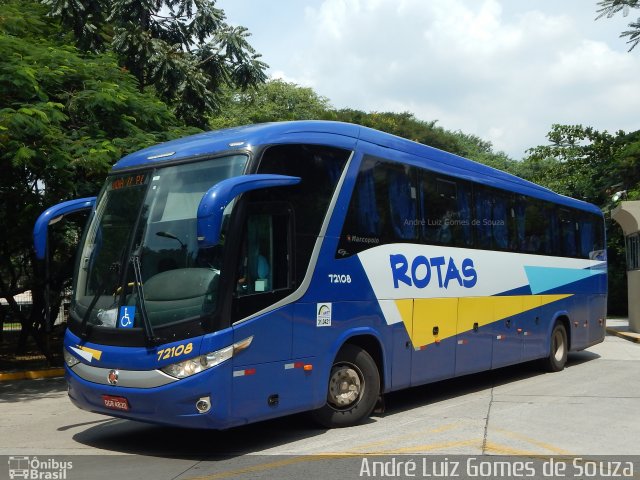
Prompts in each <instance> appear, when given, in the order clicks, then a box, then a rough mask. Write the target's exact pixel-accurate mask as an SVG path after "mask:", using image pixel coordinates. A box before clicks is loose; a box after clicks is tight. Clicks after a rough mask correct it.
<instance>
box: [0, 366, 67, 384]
mask: <svg viewBox="0 0 640 480" xmlns="http://www.w3.org/2000/svg"><path fill="white" fill-rule="evenodd" d="M63 375H64V368H47V369H44V370H27V371H24V372H8V373H1V372H0V382H8V381H10V380H36V379H39V378H52V377H62V376H63Z"/></svg>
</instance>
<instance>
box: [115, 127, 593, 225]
mask: <svg viewBox="0 0 640 480" xmlns="http://www.w3.org/2000/svg"><path fill="white" fill-rule="evenodd" d="M301 134H309V136H310V140H309V141H308V142H307V143H314V144H324V145H335V143H336V138H337V137H336V136H339V137H341V138H342V139H343V141H342V142H340V143H341V144H344V140H347V139H351V140H352V143H353V145H354V146H355V143H356V142H358V141H364V142H368V143H372V144H375V145H379V146H383V147H385V148H387V149H390V150H391V151H393V150H395V151H398V152H402V153H406V154H410V155H413V156H415V157H419V158H420V159H424V161H420V160H417V161H411V160H408V159H407V157H406V156H403V158H402V161H403V162H406V163H408V164H410V165H414V166H418V167H423V168H433V167H434V166H439V167H440V168H437V170H439V171H440V172H441V173H447V174H450V175H452V176H458V177H463V178H465V179H467V180H471V181H475V182H480V183H484V184H487V185H491V186H494V187H496V188H503V189H506V190H509V191H513V192H515V193H520V194H523V195H529V196H532V197H536V198H539V199H542V200H547V201H551V202H554V203H558V204H561V205H566V206H569V207H573V208H578V209H581V210H586V211H589V212H593V213H597V214H599V215H602V212H601V210H600V209H599V208H598V207H596V206H595V205H592V204H589V203H587V202H584V201H581V200H576V199H574V198H570V197H566V196H564V195H560V194H557V193H555V192H553V191H551V190H549V189H548V188H545V187H542V186H540V185H537V184H535V183H532V182H529V181H527V180H524V179H522V178H520V177H516V176H515V175H512V174H510V173H507V172H504V171H501V170H498V169H495V168H492V167H489V166H487V165H483V164H481V163H478V162H475V161H473V160H469V159H467V158H463V157H460V156H458V155H455V154H452V153H448V152H445V151H443V150H439V149H437V148H434V147H430V146H428V145H423V144H420V143H417V142H413V141H411V140H407V139H404V138H401V137H397V136H395V135H391V134H389V133H385V132H381V131H378V130H374V129H372V128H368V127H363V126H360V125H354V124H350V123H343V122H332V121H320V120H309V121H293V122H274V123H262V124H255V125H247V126H243V127H234V128H227V129H224V130H216V131H211V132H204V133H200V134H197V135H191V136H188V137H184V138H180V139H177V140H171V141H169V142H165V143H161V144H158V145H154V146H152V147H148V148H145V149H143V150H139V151H137V152H134V153H131V154H129V155H127V156H125V157H123V158H122V159H121V160H120V161H118V162H117V163H116V164H115V165H114V166H113V170H114V171H115V170H121V169H131V168H140V167H144V166H151V165H153V164H154V163H159V162H167V161H170V162H175V161H176V160H181V159H187V158H192V157H200V156H207V155H211V154H215V153H220V152H232V151H234V150H239V151H244V150H246V149H247V148H248V147H250V146H253V145H266V144H275V143H287V137H290V140H289V141H290V142H295V143H299V142H300V139H301V136H300V135H301ZM336 146H342V145H336ZM390 155H391V158H390V160H394V158H393V155H392V154H391V152H390Z"/></svg>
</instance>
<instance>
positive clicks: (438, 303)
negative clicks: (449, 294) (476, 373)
mask: <svg viewBox="0 0 640 480" xmlns="http://www.w3.org/2000/svg"><path fill="white" fill-rule="evenodd" d="M457 316H458V299H457V298H416V299H415V300H414V301H413V316H412V320H413V321H412V332H411V339H412V344H413V357H412V361H411V384H412V385H419V384H421V383H427V382H433V381H437V380H442V379H445V378H450V377H452V376H453V374H454V371H455V360H456V357H455V355H456V328H457Z"/></svg>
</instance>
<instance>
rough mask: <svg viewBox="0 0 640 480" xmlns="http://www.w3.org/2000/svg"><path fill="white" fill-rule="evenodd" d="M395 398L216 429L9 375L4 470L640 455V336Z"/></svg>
mask: <svg viewBox="0 0 640 480" xmlns="http://www.w3.org/2000/svg"><path fill="white" fill-rule="evenodd" d="M386 406H387V408H386V411H385V413H383V414H380V415H376V416H374V417H372V418H371V419H370V420H369V421H368V422H367V423H366V424H364V425H360V426H357V427H352V428H346V429H338V430H324V429H320V428H318V427H316V426H315V425H314V424H313V423H312V422H311V420H310V419H309V418H308V417H307V416H306V415H295V416H290V417H286V418H282V419H277V420H273V421H268V422H263V423H259V424H255V425H249V426H246V427H241V428H236V429H232V430H229V431H222V432H216V431H211V432H210V431H199V430H183V429H177V428H167V427H158V426H153V425H146V424H141V423H137V422H131V421H125V420H117V419H112V418H109V417H104V416H100V415H95V414H91V413H88V412H84V411H81V410H78V409H76V408H75V407H73V406H72V405H71V403H70V402H69V401H68V399H67V395H66V386H65V383H64V381H63V380H62V379H44V380H21V381H16V382H3V383H0V456H4V457H1V458H0V459H4V460H2V462H1V463H0V479H2V478H8V477H9V475H8V473H9V470H8V468H9V467H7V463H6V462H7V460H8V459H9V457H8V456H13V457H14V460H12V461H14V462H15V461H16V460H15V458H16V457H17V456H23V457H24V456H28V457H29V458H31V459H33V458H34V457H36V456H37V457H38V459H39V461H41V462H44V461H46V460H47V459H58V461H62V460H64V459H66V460H68V461H71V462H73V468H72V469H70V470H68V471H65V475H66V476H65V478H68V479H75V478H105V479H110V480H114V479H116V480H119V479H125V478H126V479H129V478H141V479H146V478H153V479H157V480H161V479H191V478H199V479H205V478H206V479H214V478H305V479H307V480H310V479H312V478H331V477H339V478H358V477H359V476H362V473H363V471H364V473H365V475H364V476H367V475H366V473H367V469H366V468H365V469H364V470H363V464H362V461H363V460H362V458H363V455H371V454H377V455H386V457H380V458H395V456H400V457H398V458H401V459H409V458H414V456H415V460H416V461H418V458H419V457H421V455H423V454H435V455H443V457H438V458H442V459H443V460H442V461H441V465H440V466H442V465H445V464H443V463H442V462H444V461H445V460H444V459H445V458H451V459H453V458H457V457H454V456H455V455H471V456H474V457H479V456H483V455H519V456H522V457H523V458H525V457H526V458H529V457H531V458H533V457H534V456H540V457H541V458H549V457H572V456H583V455H602V456H604V457H603V458H609V457H611V458H613V456H618V455H634V456H637V457H636V461H637V459H638V458H640V415H639V412H640V344H635V343H631V342H628V341H626V340H623V339H620V338H617V337H613V336H607V338H606V340H605V342H604V343H602V344H600V345H597V346H595V347H592V348H590V349H589V350H587V351H584V352H579V353H574V354H571V355H570V357H569V362H568V365H567V368H565V370H564V371H562V372H559V373H544V372H542V371H540V370H539V368H538V366H537V364H524V365H520V366H516V367H508V368H504V369H500V370H496V371H493V372H488V373H483V374H478V375H472V376H468V377H463V378H460V379H454V380H449V381H445V382H439V383H436V384H432V385H427V386H424V387H418V388H413V389H410V390H406V391H403V392H397V393H393V394H390V395H388V397H387V402H386ZM445 455H446V457H444V456H445ZM371 458H375V457H371ZM460 458H463V459H468V458H469V457H460ZM482 458H493V457H482ZM439 461H440V460H439ZM3 463H4V466H3ZM8 465H9V466H11V465H12V464H11V463H9V464H8ZM47 465H49V464H47ZM47 465H45V467H47ZM14 466H15V465H14ZM49 466H50V465H49ZM445 466H450V465H445ZM55 467H56V464H53V468H54V469H55ZM43 468H44V467H43ZM47 468H48V467H47ZM367 468H368V467H367ZM394 468H395V467H394ZM419 468H420V467H419ZM443 468H444V467H443ZM638 470H640V467H637V468H636V471H634V472H633V476H634V477H635V478H639V476H640V475H639V474H640V471H638ZM387 473H389V472H387ZM392 473H393V472H392ZM404 473H407V472H404ZM449 473H451V472H449ZM369 476H372V475H369ZM389 476H396V477H397V476H398V475H387V477H389ZM417 476H421V475H417Z"/></svg>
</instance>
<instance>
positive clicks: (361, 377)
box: [312, 345, 380, 428]
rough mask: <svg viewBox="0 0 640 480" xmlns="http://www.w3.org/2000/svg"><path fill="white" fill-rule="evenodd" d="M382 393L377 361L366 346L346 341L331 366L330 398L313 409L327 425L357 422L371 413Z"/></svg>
mask: <svg viewBox="0 0 640 480" xmlns="http://www.w3.org/2000/svg"><path fill="white" fill-rule="evenodd" d="M379 394H380V374H379V372H378V367H377V366H376V362H375V361H374V360H373V358H371V355H369V353H367V351H366V350H363V349H362V348H360V347H356V346H355V345H345V346H344V347H342V349H341V350H340V352H339V353H338V355H337V357H336V359H335V360H334V363H333V366H332V367H331V373H330V374H329V384H328V387H327V402H326V403H325V404H324V406H323V407H321V408H319V409H318V410H315V411H313V412H312V416H313V418H314V420H315V421H316V422H318V423H319V424H321V425H323V426H325V427H328V428H339V427H349V426H351V425H356V424H357V423H359V422H360V421H361V420H362V419H363V418H365V417H367V416H368V415H369V414H370V413H371V411H372V410H373V408H374V407H375V405H376V402H377V400H378V395H379Z"/></svg>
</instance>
